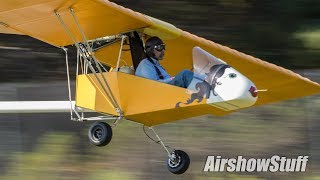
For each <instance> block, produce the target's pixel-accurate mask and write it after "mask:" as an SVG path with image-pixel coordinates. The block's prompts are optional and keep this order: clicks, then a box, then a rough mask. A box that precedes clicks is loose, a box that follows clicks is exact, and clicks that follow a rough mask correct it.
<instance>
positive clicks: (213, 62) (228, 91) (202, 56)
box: [188, 47, 258, 111]
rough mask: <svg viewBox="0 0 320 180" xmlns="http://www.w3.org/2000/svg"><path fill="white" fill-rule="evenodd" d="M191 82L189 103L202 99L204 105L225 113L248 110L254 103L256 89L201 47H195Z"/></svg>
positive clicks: (243, 77) (239, 74)
mask: <svg viewBox="0 0 320 180" xmlns="http://www.w3.org/2000/svg"><path fill="white" fill-rule="evenodd" d="M192 54H193V67H194V74H195V76H194V78H193V80H192V82H191V84H190V85H189V87H188V89H189V90H191V92H193V93H192V94H191V96H190V99H189V100H188V103H189V101H190V102H193V101H194V100H195V99H198V100H199V101H200V100H202V99H203V98H204V99H205V100H206V103H207V104H210V105H212V106H215V107H217V108H220V109H223V110H225V111H231V110H236V109H240V108H245V107H249V106H252V105H254V104H255V102H256V101H257V95H258V94H257V88H256V86H255V85H254V84H253V83H252V82H251V81H250V80H249V79H248V78H247V77H245V76H244V75H242V74H241V73H240V72H238V71H237V70H235V69H234V68H232V67H231V66H229V65H227V64H226V63H225V62H224V61H223V60H221V59H219V58H217V57H215V56H213V55H212V54H210V53H208V52H206V51H205V50H203V49H201V48H200V47H194V48H193V50H192Z"/></svg>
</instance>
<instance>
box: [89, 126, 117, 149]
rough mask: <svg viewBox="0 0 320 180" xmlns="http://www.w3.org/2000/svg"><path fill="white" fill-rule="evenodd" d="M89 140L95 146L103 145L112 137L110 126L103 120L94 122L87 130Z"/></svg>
mask: <svg viewBox="0 0 320 180" xmlns="http://www.w3.org/2000/svg"><path fill="white" fill-rule="evenodd" d="M88 137H89V140H90V142H91V143H92V144H93V145H96V146H105V145H107V144H108V143H109V142H110V141H111V139H112V128H111V126H110V125H109V124H107V123H105V122H95V123H93V124H92V125H91V127H90V129H89V131H88Z"/></svg>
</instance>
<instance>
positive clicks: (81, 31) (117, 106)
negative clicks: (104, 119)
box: [69, 7, 123, 116]
mask: <svg viewBox="0 0 320 180" xmlns="http://www.w3.org/2000/svg"><path fill="white" fill-rule="evenodd" d="M69 10H70V14H71V15H72V17H73V19H74V21H75V22H76V24H77V27H78V30H79V31H80V33H81V35H82V38H83V40H84V41H85V45H86V47H87V49H88V50H91V51H90V55H91V56H92V58H93V60H94V62H95V64H96V67H97V68H98V70H99V73H101V76H102V79H103V81H104V83H105V85H106V86H107V89H108V90H109V93H110V96H111V99H112V101H113V103H114V104H115V107H116V111H117V112H118V113H119V114H120V116H122V115H123V113H122V110H121V109H120V106H119V104H118V103H117V101H116V99H115V97H114V95H113V93H112V90H111V88H110V86H109V83H108V82H107V80H106V79H105V77H104V76H103V74H102V70H101V68H100V65H99V61H98V60H97V59H96V58H95V56H94V55H93V52H92V48H91V47H90V46H89V43H88V40H87V38H86V35H85V34H84V31H83V29H82V28H81V26H80V23H79V21H78V19H77V17H76V15H75V14H74V10H73V9H72V8H71V7H70V8H69ZM105 71H106V70H105ZM99 82H100V80H99ZM100 84H101V86H102V87H103V85H102V83H100Z"/></svg>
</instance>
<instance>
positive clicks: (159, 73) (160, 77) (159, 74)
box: [147, 56, 164, 79]
mask: <svg viewBox="0 0 320 180" xmlns="http://www.w3.org/2000/svg"><path fill="white" fill-rule="evenodd" d="M147 59H148V60H149V61H150V62H151V63H152V64H153V66H154V68H155V69H156V71H157V74H158V76H159V79H164V77H163V75H162V74H161V72H160V70H159V68H158V67H157V66H156V64H155V63H154V62H153V60H152V59H151V58H150V57H149V56H148V57H147Z"/></svg>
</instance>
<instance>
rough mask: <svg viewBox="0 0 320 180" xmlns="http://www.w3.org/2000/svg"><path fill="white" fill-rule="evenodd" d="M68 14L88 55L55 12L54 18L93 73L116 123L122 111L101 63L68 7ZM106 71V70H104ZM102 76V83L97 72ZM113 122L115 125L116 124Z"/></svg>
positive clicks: (120, 117)
mask: <svg viewBox="0 0 320 180" xmlns="http://www.w3.org/2000/svg"><path fill="white" fill-rule="evenodd" d="M69 10H70V14H71V15H72V17H73V19H74V21H75V23H76V24H77V27H78V30H79V31H80V32H81V35H82V38H83V40H84V42H85V50H86V51H88V53H86V54H85V53H84V52H83V50H82V48H81V47H80V45H79V43H78V42H77V41H76V39H75V37H74V36H73V35H72V33H71V31H70V30H69V29H68V27H67V25H66V24H65V22H64V21H63V19H62V18H61V16H60V14H59V13H58V12H57V11H55V12H54V14H55V15H56V17H57V18H58V20H59V22H60V23H61V25H62V26H63V28H64V29H65V31H66V32H67V34H68V36H69V37H70V38H71V40H72V41H73V43H74V45H75V46H76V48H77V50H78V52H79V53H80V54H81V56H82V58H83V59H84V60H85V63H86V64H87V65H88V67H89V68H90V70H91V71H92V72H93V74H94V77H95V78H96V80H97V81H98V82H99V84H100V85H101V87H102V89H103V92H104V94H105V95H106V96H107V98H108V99H109V100H110V102H111V104H112V105H113V107H114V108H115V110H116V112H117V113H118V114H119V116H118V118H117V119H116V122H117V121H118V120H119V119H122V118H123V111H122V110H121V108H120V106H119V104H118V103H117V101H116V99H115V97H114V95H113V93H112V90H111V88H110V86H109V84H108V82H107V80H106V78H105V77H104V76H103V75H102V69H101V67H103V66H101V63H100V62H99V61H98V60H97V59H96V57H95V56H94V54H93V52H92V48H91V47H90V46H89V44H88V41H87V38H86V36H85V34H84V32H83V30H82V28H81V26H80V24H79V21H78V20H77V18H76V16H75V14H74V11H73V9H72V8H71V7H70V8H69ZM89 58H90V59H91V60H92V61H93V62H94V64H95V67H96V69H95V68H94V66H93V63H92V61H90V59H89ZM104 70H105V71H106V69H104ZM96 71H98V73H99V74H100V75H101V76H102V80H103V83H102V81H101V80H100V78H99V77H98V75H97V72H96ZM116 122H115V123H116Z"/></svg>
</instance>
